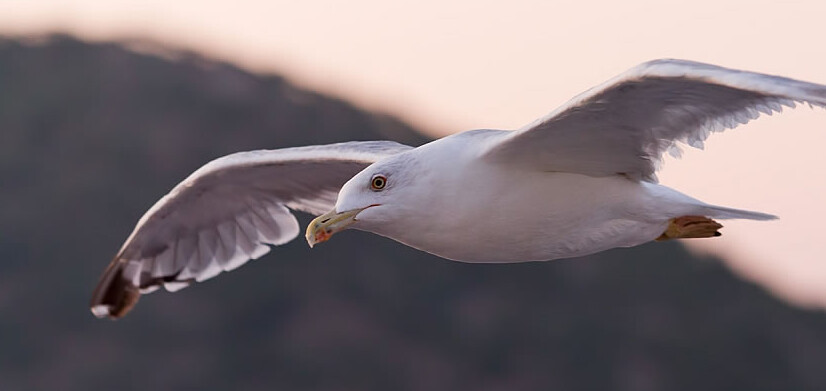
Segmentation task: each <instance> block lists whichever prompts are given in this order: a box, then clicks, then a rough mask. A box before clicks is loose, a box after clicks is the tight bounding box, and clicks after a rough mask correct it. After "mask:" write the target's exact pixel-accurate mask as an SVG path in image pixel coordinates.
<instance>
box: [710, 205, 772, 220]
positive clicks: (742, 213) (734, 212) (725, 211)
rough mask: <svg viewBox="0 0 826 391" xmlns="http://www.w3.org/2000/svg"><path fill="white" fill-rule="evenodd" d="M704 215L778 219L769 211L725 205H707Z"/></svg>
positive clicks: (720, 217) (728, 217)
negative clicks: (755, 210) (727, 206)
mask: <svg viewBox="0 0 826 391" xmlns="http://www.w3.org/2000/svg"><path fill="white" fill-rule="evenodd" d="M704 215H706V216H708V217H712V218H715V219H722V220H725V219H745V220H763V221H765V220H777V219H778V217H777V216H775V215H771V214H768V213H762V212H754V211H750V210H742V209H734V208H726V207H723V206H716V205H707V206H706V213H704Z"/></svg>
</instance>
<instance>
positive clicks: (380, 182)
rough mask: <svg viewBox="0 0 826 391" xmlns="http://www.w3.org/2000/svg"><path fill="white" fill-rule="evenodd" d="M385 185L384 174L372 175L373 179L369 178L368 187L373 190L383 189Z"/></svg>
mask: <svg viewBox="0 0 826 391" xmlns="http://www.w3.org/2000/svg"><path fill="white" fill-rule="evenodd" d="M385 185H387V177H385V176H384V175H373V179H371V180H370V188H371V189H373V190H374V191H379V190H381V189H384V186H385Z"/></svg>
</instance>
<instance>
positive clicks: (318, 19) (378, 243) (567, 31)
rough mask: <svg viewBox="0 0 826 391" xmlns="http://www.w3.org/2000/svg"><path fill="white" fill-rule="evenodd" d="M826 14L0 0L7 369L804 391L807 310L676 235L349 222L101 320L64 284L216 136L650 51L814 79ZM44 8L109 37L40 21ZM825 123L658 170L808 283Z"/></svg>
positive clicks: (417, 106)
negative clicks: (460, 242)
mask: <svg viewBox="0 0 826 391" xmlns="http://www.w3.org/2000/svg"><path fill="white" fill-rule="evenodd" d="M823 11H824V5H821V4H820V3H815V2H782V3H781V2H759V1H751V2H702V1H694V2H690V3H688V2H686V3H680V2H677V3H662V2H634V1H630V2H623V3H622V4H613V3H607V4H601V3H587V2H556V3H554V4H548V3H545V2H535V3H534V2H511V3H510V4H508V5H507V6H504V5H500V4H497V3H493V2H489V3H486V2H473V3H471V2H454V3H450V4H441V3H437V2H432V3H429V2H420V3H417V5H416V6H403V5H398V4H388V3H379V2H349V3H337V2H304V3H301V4H292V3H291V2H247V1H234V2H228V3H215V2H213V3H210V2H187V1H182V2H175V3H165V2H154V1H143V2H95V1H71V2H68V1H67V2H56V1H52V2H47V1H3V2H0V33H5V34H11V35H14V36H15V37H17V38H11V39H6V40H4V41H3V42H2V45H0V205H2V206H0V256H2V259H4V260H5V261H4V262H3V263H2V264H0V314H2V318H3V319H0V350H2V351H1V352H0V388H2V389H55V388H59V389H90V388H101V389H111V388H114V387H120V388H127V389H130V388H134V389H139V388H145V387H153V388H160V389H189V388H192V389H205V388H209V387H212V388H215V389H226V388H239V387H240V388H243V389H259V388H260V389H272V388H277V389H423V390H424V389H427V390H432V389H446V390H447V389H503V390H504V389H508V390H511V389H517V390H518V389H550V388H553V389H633V390H645V389H652V390H655V389H664V388H665V389H706V390H708V389H721V390H722V389H743V388H747V389H823V388H824V387H826V378H824V375H823V374H822V370H821V369H820V367H821V364H822V363H823V362H826V361H824V360H826V331H824V330H826V328H824V326H826V317H824V315H823V314H822V310H815V311H813V312H809V311H804V310H800V309H795V308H792V307H789V306H788V305H787V304H784V303H782V302H780V301H778V300H777V299H773V298H771V297H770V296H768V294H767V293H766V292H764V291H763V290H761V289H760V288H757V287H755V286H752V285H750V284H748V283H744V282H742V281H741V280H739V279H738V278H736V277H734V276H733V275H731V274H730V272H729V271H728V269H727V268H726V267H723V266H721V264H719V263H718V261H717V260H716V258H705V257H701V258H698V257H696V256H692V255H691V254H689V253H686V252H685V251H684V250H683V249H682V248H681V247H680V246H679V245H676V244H653V245H648V246H644V247H642V248H638V249H632V250H616V251H611V252H608V253H604V254H600V255H597V256H593V257H587V258H585V259H579V260H571V261H559V262H552V263H541V264H532V265H510V266H507V265H499V266H496V265H487V266H479V265H462V264H455V263H451V262H447V261H443V260H439V259H436V258H433V257H430V256H427V255H425V254H422V253H419V252H416V251H414V250H409V249H402V248H399V247H398V246H397V245H395V244H394V243H392V242H389V241H387V240H385V239H381V238H375V237H371V236H369V235H363V234H359V233H348V234H347V235H345V236H342V237H341V238H340V239H341V240H335V241H332V242H331V243H329V245H325V246H321V247H319V248H318V249H314V250H313V251H312V252H310V251H309V250H308V249H306V246H305V245H304V244H303V243H299V242H296V243H293V244H291V245H289V246H286V247H284V248H278V249H276V250H275V251H273V253H272V254H271V255H268V256H267V257H265V258H263V259H262V260H260V261H256V262H254V263H253V264H251V265H248V266H246V267H244V268H242V269H240V270H238V271H236V272H233V273H230V274H227V275H222V276H221V277H220V278H219V279H217V280H216V281H210V282H208V283H205V284H201V285H198V286H196V287H193V288H188V289H187V290H185V291H182V292H181V293H179V294H176V295H170V294H166V293H159V294H154V295H152V296H149V297H147V298H145V299H144V300H143V301H142V302H141V303H140V304H139V305H138V307H137V309H136V311H135V313H134V314H131V315H130V317H128V318H127V319H125V320H124V321H121V322H116V323H111V322H102V321H97V320H95V319H93V318H92V317H91V315H89V314H88V312H87V311H86V308H85V305H86V300H87V299H88V294H89V292H90V291H91V288H92V287H93V286H94V283H95V282H96V279H97V277H98V275H99V273H100V271H102V269H103V267H104V266H105V265H106V263H107V261H108V259H109V258H110V257H111V255H112V254H113V253H114V251H116V250H117V248H118V247H119V246H120V243H121V242H122V240H123V239H124V238H125V237H126V235H128V233H129V231H130V230H131V228H132V226H133V224H134V222H135V221H136V220H137V218H138V217H139V216H140V215H141V214H142V213H143V211H144V210H145V209H146V208H148V207H149V206H150V205H151V204H152V203H153V202H154V201H155V200H156V199H157V198H158V197H159V196H160V195H161V194H163V193H164V192H165V191H167V190H168V189H169V188H171V187H172V186H173V185H174V184H175V183H176V182H177V181H179V180H180V179H182V178H183V177H185V176H186V175H187V174H188V173H189V172H191V171H192V170H194V169H195V168H197V167H198V166H199V165H201V164H202V163H203V162H205V161H207V160H209V159H210V158H214V157H217V156H220V155H222V154H226V153H230V152H234V151H238V150H246V149H255V148H278V147H284V146H292V145H304V144H311V143H326V142H334V141H342V140H351V139H383V138H389V139H395V140H398V141H402V142H406V143H410V144H418V143H421V142H424V141H425V140H426V138H425V137H424V136H421V135H419V134H418V133H416V129H418V130H420V131H423V132H424V134H426V135H429V136H438V135H442V134H447V133H451V132H456V131H461V130H466V129H470V128H480V127H490V128H516V127H519V126H521V125H523V124H524V123H527V122H529V121H530V120H532V119H534V118H535V117H538V116H540V115H543V114H545V113H546V112H548V111H550V110H552V109H553V108H554V107H555V106H556V105H558V104H561V103H563V102H564V101H565V100H566V99H568V98H570V97H571V96H573V95H575V94H576V93H579V92H581V91H582V90H584V89H586V88H589V87H591V86H593V85H595V84H597V83H600V82H602V81H603V80H604V79H607V78H609V77H611V76H613V75H615V74H617V73H619V72H622V71H623V70H625V69H627V68H628V67H631V66H633V65H635V64H636V63H639V62H641V61H645V60H648V59H651V58H658V57H680V58H689V59H694V60H699V61H707V62H712V63H717V64H721V65H726V66H731V67H738V68H746V69H754V70H759V71H765V72H769V73H777V74H782V75H785V76H791V77H797V78H801V79H805V80H811V81H819V82H826V68H824V65H826V64H824V62H826V56H824V53H823V50H822V49H821V47H820V46H821V45H819V44H818V43H817V41H816V39H815V38H816V37H819V36H820V34H821V32H820V31H819V29H818V27H817V26H818V25H820V23H819V18H818V17H819V16H820V15H822V14H823ZM53 31H58V32H68V33H71V34H73V35H75V36H78V37H82V38H84V39H86V40H91V41H97V42H111V41H113V40H115V41H117V42H120V43H118V44H110V43H101V44H87V43H84V42H80V41H77V40H75V39H73V38H69V37H57V38H55V37H52V38H44V36H43V35H42V34H43V33H44V32H53ZM147 39H149V41H147ZM153 42H154V43H153ZM124 48H127V49H124ZM176 48H179V49H185V50H194V51H196V52H198V53H203V54H205V55H207V56H208V57H210V58H217V59H221V60H224V61H227V62H228V63H222V62H216V61H214V60H211V59H209V58H207V59H204V58H201V57H200V56H199V55H195V54H188V53H186V52H184V51H181V50H178V49H176ZM237 66H238V67H241V68H242V69H245V70H242V69H239V68H237ZM248 71H251V72H252V73H250V72H248ZM279 75H284V76H286V77H287V79H284V78H282V77H281V76H279ZM310 90H315V91H321V92H323V95H321V94H318V93H315V92H311V91H310ZM330 95H332V96H335V98H331V97H330ZM345 100H346V101H351V102H354V103H355V104H356V105H357V106H353V105H352V104H350V103H347V102H346V101H345ZM363 109H370V110H373V111H378V112H381V113H384V114H375V113H369V112H365V111H363ZM388 114H389V115H388ZM394 117H398V118H401V119H402V120H403V121H399V120H397V119H394ZM408 124H412V125H408ZM823 124H826V113H824V112H820V111H810V110H808V109H799V110H795V111H791V112H790V111H787V112H786V113H784V114H783V115H782V116H774V117H771V118H765V119H761V120H760V121H758V122H757V123H755V124H752V125H749V126H745V127H741V128H738V129H737V130H735V131H733V132H729V133H727V134H725V135H718V136H715V137H714V138H712V139H711V140H710V142H708V143H707V146H708V150H707V151H705V152H701V153H693V152H689V153H687V154H686V156H685V157H684V159H683V160H682V161H679V162H673V161H671V162H669V163H668V165H667V167H666V170H665V171H664V172H663V173H661V175H660V177H661V179H662V181H663V182H664V183H666V184H669V185H672V186H674V187H676V188H678V189H681V190H683V191H686V192H687V193H689V194H692V195H695V196H698V197H700V198H702V199H705V200H707V201H710V202H715V203H721V204H726V205H732V206H736V207H743V208H751V209H757V210H763V211H767V212H771V213H775V214H779V215H780V216H781V217H782V220H781V221H779V222H773V223H756V222H744V223H729V224H726V225H727V226H726V229H725V230H724V236H723V237H722V238H719V239H715V240H707V241H698V242H694V243H697V244H698V245H697V246H693V247H692V248H694V249H695V250H698V251H701V252H703V251H710V252H711V253H712V254H718V255H720V256H722V257H723V259H724V260H725V262H726V264H727V266H728V267H729V268H731V269H733V270H734V271H735V272H737V273H738V275H739V276H741V277H746V278H748V279H751V280H754V281H758V282H760V283H761V284H763V286H764V287H767V288H769V289H771V292H772V293H773V294H775V295H778V296H779V297H782V298H784V299H787V300H792V301H793V302H794V303H797V304H802V305H804V306H819V307H822V306H823V305H824V304H826V288H825V287H824V284H823V283H822V281H824V279H826V262H824V260H823V259H822V258H823V251H824V250H826V244H824V242H823V241H822V240H821V239H820V237H819V236H820V235H819V232H820V220H821V219H822V218H823V217H826V209H824V208H826V207H824V206H823V203H822V200H823V199H826V197H824V196H826V189H825V188H824V187H825V186H826V185H824V181H823V180H822V174H821V173H820V169H821V168H822V167H823V166H824V163H826V158H824V157H823V156H822V155H821V154H820V149H821V148H820V145H822V143H823V141H824V138H826V136H825V133H824V129H823ZM342 254H347V256H343V255H342ZM391 254H392V255H391ZM124 384H125V385H124Z"/></svg>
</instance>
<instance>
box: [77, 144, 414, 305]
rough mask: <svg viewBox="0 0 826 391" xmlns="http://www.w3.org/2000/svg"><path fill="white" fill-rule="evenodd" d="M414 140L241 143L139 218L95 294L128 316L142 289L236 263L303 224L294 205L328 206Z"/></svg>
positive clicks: (208, 274)
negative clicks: (254, 146) (242, 147)
mask: <svg viewBox="0 0 826 391" xmlns="http://www.w3.org/2000/svg"><path fill="white" fill-rule="evenodd" d="M409 149H411V147H408V146H404V145H401V144H398V143H394V142H388V141H367V142H350V143H340V144H330V145H321V146H311V147H300V148H287V149H280V150H262V151H251V152H241V153H236V154H232V155H228V156H225V157H222V158H219V159H216V160H213V161H212V162H209V163H207V164H206V165H204V166H203V167H201V168H200V169H198V170H196V171H195V172H194V173H192V175H190V176H189V177H188V178H186V179H185V180H184V181H183V182H181V183H180V184H178V185H177V186H175V188H173V189H172V191H170V192H169V194H167V195H166V196H164V197H163V198H161V199H160V200H159V201H158V202H157V203H156V204H155V205H154V206H152V208H150V209H149V211H147V212H146V214H144V216H143V217H141V219H140V220H139V221H138V224H137V225H136V227H135V229H134V230H133V232H132V234H131V235H130V236H129V238H128V239H127V240H126V242H125V243H124V244H123V246H122V247H121V249H120V251H119V252H118V255H117V256H115V258H114V260H112V262H111V263H110V265H109V267H108V268H107V269H106V271H105V272H104V274H103V276H102V277H101V280H100V283H99V284H98V286H97V288H96V289H95V291H94V293H93V295H92V302H91V306H92V312H93V313H94V314H95V315H97V316H99V317H112V318H117V317H121V316H123V315H125V314H126V312H128V311H129V310H130V309H131V308H132V306H134V304H135V302H136V301H137V299H138V297H139V295H140V294H142V293H149V292H152V291H155V290H157V289H158V287H160V286H163V287H164V288H165V289H166V290H168V291H171V292H174V291H177V290H180V289H182V288H184V287H186V286H188V285H189V284H191V283H192V282H195V281H199V282H200V281H203V280H207V279H209V278H212V277H215V276H216V275H218V274H220V273H221V272H222V271H230V270H233V269H235V268H237V267H239V266H241V265H243V264H244V263H246V262H247V261H248V260H250V259H256V258H259V257H261V256H263V255H264V254H266V253H267V252H269V251H270V247H269V245H280V244H284V243H286V242H288V241H290V240H292V239H293V238H295V237H296V236H297V235H298V233H299V226H298V221H297V220H296V218H295V216H293V214H292V213H291V212H290V209H294V210H299V211H303V212H308V213H313V214H321V213H324V212H326V211H328V210H329V209H331V208H332V207H333V206H334V205H335V200H336V196H337V194H338V191H339V189H340V188H341V186H342V185H343V184H344V183H345V182H347V180H349V179H350V178H351V177H352V176H354V175H355V174H357V173H358V172H359V171H361V170H362V169H364V168H365V167H367V166H368V165H370V164H372V163H374V162H376V161H378V160H380V159H383V158H385V157H388V156H392V155H395V154H398V153H401V152H404V151H407V150H409Z"/></svg>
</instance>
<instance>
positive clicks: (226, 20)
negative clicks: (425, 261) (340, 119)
mask: <svg viewBox="0 0 826 391" xmlns="http://www.w3.org/2000/svg"><path fill="white" fill-rule="evenodd" d="M825 13H826V3H824V2H822V1H818V0H788V1H769V0H742V1H738V0H734V1H731V0H729V1H719V0H696V1H695V0H692V1H653V0H628V1H616V2H614V1H602V2H601V1H579V0H577V1H568V0H562V1H531V0H517V1H509V2H498V1H465V0H461V1H451V2H443V1H428V0H426V1H418V2H386V1H377V0H367V1H365V0H362V1H348V2H339V1H334V0H327V1H307V2H294V1H256V0H237V1H186V0H185V1H176V2H167V1H159V0H144V1H113V2H107V1H99V0H64V1H59V0H5V1H2V2H0V33H3V32H6V33H15V34H19V33H27V34H28V33H40V32H44V31H67V32H71V33H74V34H77V35H79V36H81V37H85V38H88V39H94V40H109V39H112V38H124V37H131V38H134V37H141V38H153V39H155V40H157V41H160V42H164V43H167V44H172V45H174V46H177V47H182V48H189V49H195V50H198V51H200V52H203V53H207V54H209V55H211V56H214V57H217V58H221V59H227V60H229V61H231V62H233V63H235V64H239V65H240V66H242V67H245V68H247V69H251V70H255V71H263V72H278V73H280V74H285V75H288V76H289V77H290V78H291V79H292V80H294V81H296V82H297V83H299V84H300V85H304V86H307V87H310V88H312V89H315V90H320V91H325V92H329V93H333V94H335V95H337V96H340V97H345V98H347V99H350V100H353V101H354V102H356V103H358V104H360V105H362V106H364V107H367V108H372V109H378V110H381V111H383V112H389V113H393V114H394V115H397V116H400V117H401V118H404V119H406V120H408V121H409V122H411V123H413V124H415V125H417V126H419V127H420V128H421V129H423V130H424V131H425V132H427V133H428V134H430V135H444V134H448V133H454V132H458V131H462V130H467V129H473V128H500V129H514V128H518V127H520V126H522V125H524V124H526V123H529V122H530V121H531V120H533V119H534V118H537V117H539V116H541V115H544V114H545V113H547V112H549V111H551V110H552V109H553V108H554V107H556V106H557V105H559V104H562V103H564V102H565V101H566V100H567V99H569V98H570V97H572V96H573V95H575V94H577V93H579V92H582V91H584V90H585V89H587V88H590V87H592V86H594V85H596V84H598V83H600V82H602V81H604V80H605V79H608V78H609V77H612V76H614V75H615V74H618V73H620V72H622V71H624V70H626V69H627V68H630V67H631V66H633V65H636V64H637V63H640V62H643V61H646V60H650V59H654V58H661V57H675V58H687V59H692V60H696V61H705V62H710V63H714V64H720V65H725V66H729V67H735V68H743V69H751V70H757V71H762V72H767V73H774V74H781V75H785V76H790V77H795V78H800V79H803V80H810V81H815V82H821V83H826V55H824V49H823V48H822V45H819V44H818V37H820V36H821V35H822V28H821V25H822V20H821V16H822V15H824V14H825ZM824 124H826V113H824V112H812V111H810V110H808V109H805V110H797V111H794V112H791V113H785V114H784V115H783V116H780V117H779V118H776V119H775V118H770V119H761V120H760V121H758V122H757V123H754V124H750V125H749V126H747V127H742V128H739V129H737V130H736V131H735V132H729V133H728V134H726V135H718V136H717V137H714V138H713V139H712V140H711V142H709V143H708V150H707V151H705V152H703V153H695V152H696V151H691V152H689V153H687V154H686V156H685V158H684V159H683V160H682V161H681V162H680V163H677V164H674V163H670V164H667V165H666V169H665V171H664V172H663V173H662V174H661V175H660V177H661V179H662V181H663V182H664V183H666V184H669V185H672V186H674V187H676V188H678V189H680V190H683V191H685V192H687V193H689V194H692V195H694V196H696V197H699V198H701V199H704V200H707V201H709V202H712V203H721V204H726V205H732V206H736V207H742V208H750V209H756V210H763V211H767V212H770V213H774V214H776V215H779V216H781V218H782V220H781V221H778V222H772V223H761V224H757V223H753V222H732V223H728V224H726V225H727V229H726V230H725V234H724V237H723V238H722V240H714V241H704V242H698V243H696V247H693V248H696V249H704V250H709V251H712V252H713V253H715V254H721V255H723V256H724V257H725V258H726V259H727V261H729V262H730V264H731V265H732V267H733V268H734V269H735V270H737V271H738V272H739V273H741V274H742V275H744V276H746V277H747V278H750V279H754V280H756V281H759V282H762V283H764V284H766V285H767V286H769V287H771V288H772V289H773V290H774V291H775V292H776V293H777V294H780V295H782V296H783V297H785V298H788V299H791V300H794V301H795V302H797V303H800V304H805V305H818V306H821V307H823V306H826V284H822V283H821V282H822V281H825V280H826V262H824V257H823V254H824V252H826V241H823V240H821V239H820V231H821V223H820V220H821V219H822V218H824V217H826V203H824V202H822V200H824V199H826V181H823V180H819V179H820V178H822V174H821V168H822V167H824V165H826V157H824V155H823V154H822V153H821V145H823V144H824V143H826V129H824ZM790 232H794V234H793V235H791V234H789V233H790ZM780 259H782V261H780Z"/></svg>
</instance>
